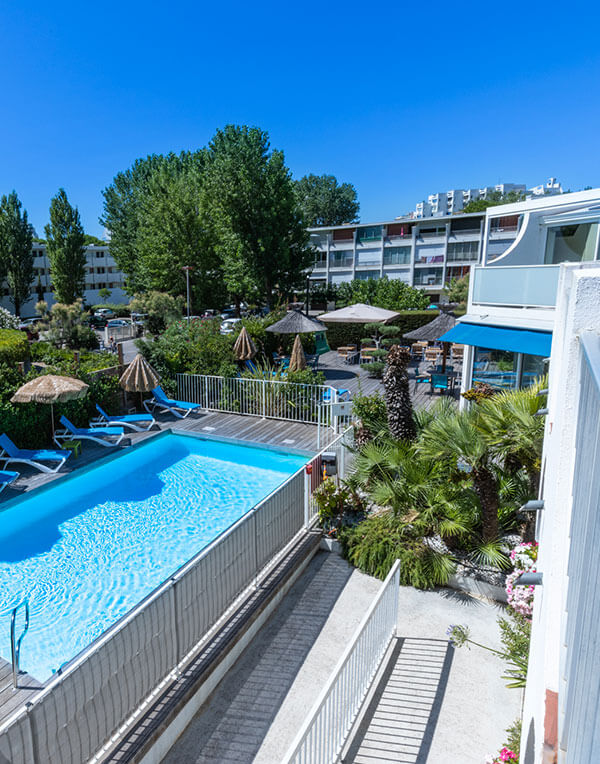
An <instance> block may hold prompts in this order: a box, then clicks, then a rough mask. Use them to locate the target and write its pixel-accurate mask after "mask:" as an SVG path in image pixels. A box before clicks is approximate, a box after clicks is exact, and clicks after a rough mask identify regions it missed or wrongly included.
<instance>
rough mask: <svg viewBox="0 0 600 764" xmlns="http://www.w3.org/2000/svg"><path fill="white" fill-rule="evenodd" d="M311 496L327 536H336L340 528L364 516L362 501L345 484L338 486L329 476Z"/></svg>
mask: <svg viewBox="0 0 600 764" xmlns="http://www.w3.org/2000/svg"><path fill="white" fill-rule="evenodd" d="M313 497H314V499H315V502H316V504H317V507H318V511H319V523H320V525H321V528H322V529H323V531H324V532H325V533H326V534H327V535H328V536H337V534H338V533H339V530H340V528H342V527H350V526H354V525H356V523H357V522H358V521H359V520H361V519H362V518H363V517H364V510H365V507H364V502H363V501H362V500H361V498H360V496H359V495H358V494H356V493H354V492H353V491H352V490H351V489H350V488H349V487H347V486H340V487H338V486H337V485H336V484H335V481H334V480H332V479H331V478H327V479H326V480H324V481H323V482H322V483H321V485H320V486H319V487H318V488H317V490H316V491H315V492H314V494H313Z"/></svg>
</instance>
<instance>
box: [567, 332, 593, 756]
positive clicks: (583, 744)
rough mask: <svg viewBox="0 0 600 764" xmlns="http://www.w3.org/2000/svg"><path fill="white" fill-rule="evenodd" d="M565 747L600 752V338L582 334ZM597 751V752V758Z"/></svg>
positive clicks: (589, 753) (590, 753)
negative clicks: (599, 593)
mask: <svg viewBox="0 0 600 764" xmlns="http://www.w3.org/2000/svg"><path fill="white" fill-rule="evenodd" d="M582 348H583V353H582V360H581V388H580V397H579V412H578V419H577V441H576V453H577V456H576V462H575V473H574V477H573V511H572V516H571V532H570V535H571V541H570V550H571V551H570V557H569V566H568V575H569V583H568V589H567V606H566V610H567V625H566V637H565V647H564V650H565V656H564V676H563V688H564V692H563V693H559V698H560V699H561V708H562V714H561V716H562V725H561V726H562V729H561V730H560V746H561V748H562V752H563V756H564V761H565V762H567V764H587V762H591V761H594V760H596V759H597V756H598V750H600V683H599V681H598V676H599V672H600V597H598V586H599V585H600V555H599V554H598V549H599V548H600V338H598V336H597V335H583V337H582ZM594 752H595V753H594Z"/></svg>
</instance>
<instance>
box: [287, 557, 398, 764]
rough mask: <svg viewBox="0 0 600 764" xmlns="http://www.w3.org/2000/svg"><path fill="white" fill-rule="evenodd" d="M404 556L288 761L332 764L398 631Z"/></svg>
mask: <svg viewBox="0 0 600 764" xmlns="http://www.w3.org/2000/svg"><path fill="white" fill-rule="evenodd" d="M399 586H400V560H396V562H395V563H394V565H393V566H392V569H391V570H390V572H389V573H388V575H387V578H386V579H385V581H384V583H383V586H382V587H381V589H380V590H379V592H378V594H377V597H376V598H375V600H374V601H373V603H372V605H371V607H370V608H369V609H368V611H367V612H366V614H365V616H364V618H363V619H362V621H361V622H360V625H359V626H358V628H357V630H356V632H355V634H354V636H353V638H352V640H351V641H350V644H349V645H348V647H347V648H346V649H345V650H344V653H343V654H342V656H341V658H340V659H339V661H338V663H337V665H336V667H335V670H334V672H333V674H332V676H331V678H330V680H329V681H328V682H327V684H326V685H325V687H324V688H323V690H322V691H321V693H320V694H319V697H318V698H317V700H316V701H315V703H314V705H313V707H312V710H311V712H310V714H309V715H308V718H307V719H306V721H305V722H304V724H303V725H302V727H301V728H300V730H299V732H298V734H297V735H296V738H295V739H294V742H293V743H292V745H291V746H290V748H289V749H288V752H287V753H286V755H285V756H284V758H283V760H282V761H283V762H284V764H333V762H335V761H337V758H338V756H339V754H340V752H341V750H342V748H343V746H344V744H345V742H346V740H347V737H348V734H349V732H350V730H351V728H352V725H353V723H354V721H355V719H356V717H357V715H358V713H359V711H360V709H361V707H362V704H363V701H364V699H365V697H366V695H367V692H368V691H369V688H370V686H371V684H372V682H373V679H374V678H375V675H376V673H377V670H378V669H379V666H380V664H381V661H382V660H383V657H384V655H385V652H386V650H387V648H388V646H389V644H390V642H391V640H392V639H393V637H394V636H395V634H396V626H397V622H398V588H399Z"/></svg>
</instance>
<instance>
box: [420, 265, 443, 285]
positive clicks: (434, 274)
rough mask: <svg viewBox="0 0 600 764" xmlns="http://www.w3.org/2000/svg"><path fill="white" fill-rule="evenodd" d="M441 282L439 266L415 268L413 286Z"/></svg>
mask: <svg viewBox="0 0 600 764" xmlns="http://www.w3.org/2000/svg"><path fill="white" fill-rule="evenodd" d="M441 283H442V269H441V268H417V269H415V286H433V285H435V284H441Z"/></svg>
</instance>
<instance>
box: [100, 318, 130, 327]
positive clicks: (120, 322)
mask: <svg viewBox="0 0 600 764" xmlns="http://www.w3.org/2000/svg"><path fill="white" fill-rule="evenodd" d="M106 326H107V327H108V328H109V329H116V328H117V327H120V326H131V321H128V320H127V319H126V318H111V319H110V321H108V322H107V324H106Z"/></svg>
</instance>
